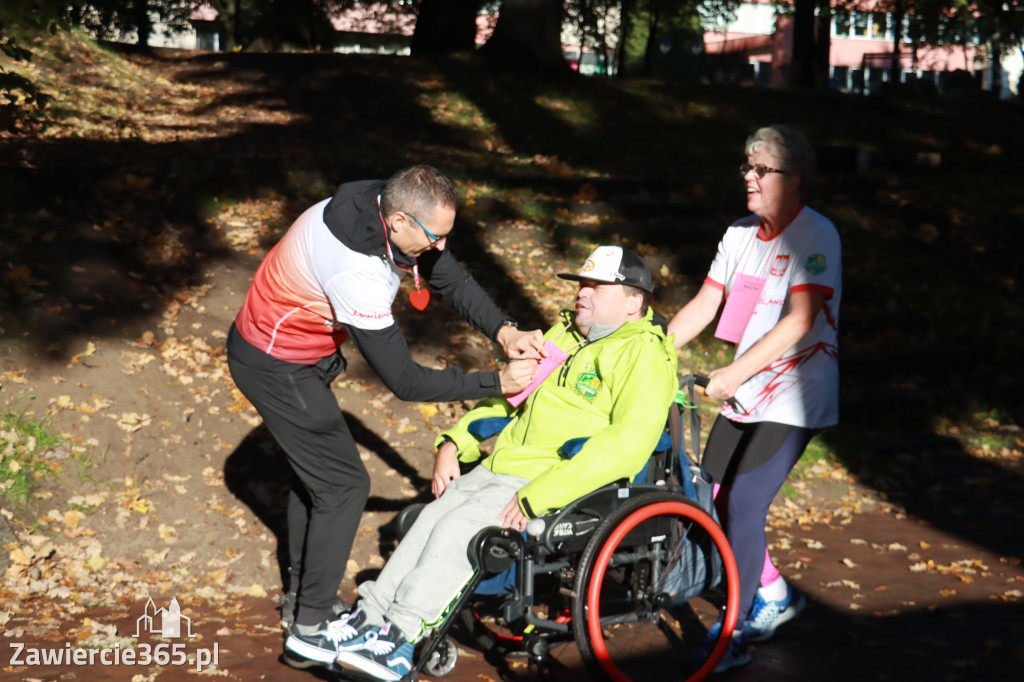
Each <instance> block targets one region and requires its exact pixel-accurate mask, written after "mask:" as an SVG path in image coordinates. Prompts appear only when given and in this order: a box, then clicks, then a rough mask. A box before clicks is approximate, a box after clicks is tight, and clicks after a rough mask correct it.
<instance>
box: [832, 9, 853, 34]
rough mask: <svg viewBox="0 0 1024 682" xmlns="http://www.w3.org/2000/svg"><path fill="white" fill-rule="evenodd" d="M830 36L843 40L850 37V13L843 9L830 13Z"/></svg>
mask: <svg viewBox="0 0 1024 682" xmlns="http://www.w3.org/2000/svg"><path fill="white" fill-rule="evenodd" d="M832 26H833V31H832V34H833V35H834V36H836V37H837V38H845V37H846V36H848V35H850V12H849V10H845V9H837V10H834V11H833V12H832Z"/></svg>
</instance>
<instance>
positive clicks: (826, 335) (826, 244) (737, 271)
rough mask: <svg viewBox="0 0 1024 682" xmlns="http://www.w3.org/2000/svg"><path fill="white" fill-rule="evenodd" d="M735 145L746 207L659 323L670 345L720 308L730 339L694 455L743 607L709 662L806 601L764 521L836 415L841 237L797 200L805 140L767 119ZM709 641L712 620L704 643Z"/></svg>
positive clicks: (746, 657)
mask: <svg viewBox="0 0 1024 682" xmlns="http://www.w3.org/2000/svg"><path fill="white" fill-rule="evenodd" d="M745 151H746V157H747V158H746V162H745V163H742V164H741V165H740V173H741V175H742V177H743V182H744V189H745V192H746V197H747V208H748V209H749V210H750V211H751V214H750V215H748V216H746V217H744V218H741V219H740V220H738V221H736V222H735V223H733V224H732V225H731V226H729V228H728V229H727V230H726V232H725V235H724V236H723V237H722V240H721V242H720V243H719V245H718V253H717V255H716V256H715V259H714V261H713V262H712V264H711V268H710V271H709V272H708V275H707V278H706V279H705V280H704V283H703V285H702V286H701V288H700V289H699V290H698V292H697V294H696V296H694V298H693V299H692V300H691V301H690V302H689V303H687V304H686V305H685V306H683V308H682V309H680V310H679V312H678V313H676V315H675V317H674V318H673V319H672V321H671V322H670V323H669V326H668V330H669V333H671V334H674V335H675V341H674V342H675V345H676V347H681V346H683V345H685V344H687V343H689V342H690V341H691V340H693V338H694V337H696V336H697V335H698V334H699V333H700V332H701V331H702V330H703V329H704V328H705V327H706V326H707V325H708V324H710V323H711V322H712V320H714V318H715V316H716V315H718V312H719V308H720V307H721V308H722V312H721V316H720V318H719V324H718V326H717V328H716V330H715V336H716V337H718V338H721V339H723V340H725V341H729V342H732V343H735V344H736V353H735V359H734V361H733V362H732V363H731V364H729V365H727V366H726V367H723V368H721V369H718V370H715V371H713V372H711V375H710V377H711V380H710V383H709V384H708V387H707V389H706V394H707V395H708V396H709V397H711V398H714V399H717V400H722V401H725V402H724V403H723V406H722V410H721V414H720V415H719V417H718V419H717V420H716V421H715V424H714V426H713V427H712V429H711V433H710V435H709V437H708V442H707V446H706V448H705V452H704V458H703V462H702V463H703V466H704V468H705V469H706V470H707V472H708V474H709V475H710V476H711V477H712V478H713V479H714V482H715V484H716V498H715V504H716V506H717V507H718V509H719V514H720V516H721V518H722V520H723V526H724V529H725V532H726V536H727V537H728V539H729V544H730V545H731V547H732V549H733V552H734V554H735V557H736V563H737V567H738V569H739V580H740V590H739V598H740V601H739V603H740V604H741V605H743V608H742V609H741V611H740V613H739V620H738V622H737V625H736V629H735V631H734V634H733V638H732V641H731V642H730V646H729V648H728V650H727V651H726V653H725V656H724V657H723V658H722V659H721V661H720V662H719V664H718V667H717V668H716V669H715V671H716V672H721V671H723V670H727V669H729V668H733V667H737V666H741V665H745V664H746V663H748V662H749V661H750V654H749V651H748V642H757V641H763V640H765V639H768V638H769V637H771V636H772V635H773V634H774V633H775V629H776V628H777V627H778V626H779V625H781V624H783V623H785V622H787V621H788V620H790V619H792V618H793V617H794V616H796V615H797V614H798V613H799V612H800V611H801V610H802V609H803V608H804V606H805V604H806V600H805V599H804V597H803V596H802V595H801V594H800V593H799V592H797V591H796V590H795V589H794V588H793V587H792V586H790V585H788V584H787V583H786V581H785V580H783V579H782V577H781V576H780V575H779V572H778V570H777V569H776V568H775V566H774V564H773V563H772V561H771V558H770V557H769V555H768V550H767V538H766V536H765V530H764V527H765V521H766V518H767V514H768V509H769V507H770V505H771V503H772V500H773V499H774V497H775V495H776V494H777V493H778V492H779V490H780V488H781V487H782V484H783V483H784V482H785V480H786V477H787V476H788V475H789V472H790V470H791V469H792V468H793V466H794V465H795V464H796V462H797V460H799V459H800V456H801V455H802V454H803V452H804V449H805V448H806V446H807V443H808V442H809V441H810V440H811V438H812V437H813V436H814V435H815V433H817V432H818V431H819V430H820V429H822V428H824V427H827V426H831V425H833V424H835V423H836V422H837V421H838V418H839V409H838V403H839V396H838V393H839V368H838V362H837V360H838V346H837V329H838V320H839V302H840V296H841V292H842V280H841V264H840V260H841V246H840V241H839V235H838V233H837V231H836V228H835V226H834V225H833V224H832V223H831V222H830V221H829V220H828V219H827V218H825V217H824V216H822V215H821V214H820V213H817V212H816V211H814V210H813V209H811V208H809V207H807V206H806V205H805V204H804V201H803V198H802V194H803V191H804V190H805V189H806V188H807V186H808V185H809V184H810V182H811V181H812V179H813V176H814V171H815V155H814V150H813V148H812V147H811V144H810V142H809V141H808V140H807V138H806V137H805V136H804V135H803V134H802V133H800V132H799V131H797V130H794V129H792V128H789V127H786V126H782V125H773V126H769V127H765V128H760V129H759V130H757V131H756V132H755V133H754V134H753V135H751V136H750V137H749V138H747V141H746V146H745ZM723 301H724V307H722V303H723ZM717 639H718V631H717V630H716V629H715V628H712V631H711V632H709V635H708V644H709V646H710V645H712V644H713V643H714V642H715V641H717Z"/></svg>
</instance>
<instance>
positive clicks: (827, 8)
mask: <svg viewBox="0 0 1024 682" xmlns="http://www.w3.org/2000/svg"><path fill="white" fill-rule="evenodd" d="M817 23H818V26H817V29H818V30H817V32H816V34H815V38H816V43H815V45H814V85H815V87H817V88H818V89H820V90H826V89H828V81H829V65H830V64H831V61H830V59H829V52H831V50H832V6H831V5H830V4H829V0H819V2H818V17H817Z"/></svg>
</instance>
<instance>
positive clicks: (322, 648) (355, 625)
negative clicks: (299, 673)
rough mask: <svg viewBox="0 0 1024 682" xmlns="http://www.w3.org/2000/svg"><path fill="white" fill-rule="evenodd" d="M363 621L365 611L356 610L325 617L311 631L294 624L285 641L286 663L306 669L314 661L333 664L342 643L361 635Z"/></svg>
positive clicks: (314, 662)
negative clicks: (333, 617)
mask: <svg viewBox="0 0 1024 682" xmlns="http://www.w3.org/2000/svg"><path fill="white" fill-rule="evenodd" d="M365 620H366V614H364V613H363V612H362V611H361V610H359V609H357V610H355V611H353V612H351V613H346V614H344V615H342V616H341V617H340V618H337V619H334V620H325V621H324V622H322V623H320V625H319V626H317V628H316V629H315V630H312V631H311V632H304V631H305V630H307V628H305V627H303V626H301V625H299V624H297V623H296V624H293V625H292V626H291V627H290V628H289V630H288V633H289V634H288V639H286V640H285V642H284V649H285V656H286V659H288V663H289V665H292V666H293V667H296V668H306V667H309V666H310V665H314V664H316V663H319V664H321V665H330V664H332V663H334V659H336V658H337V657H338V652H339V651H340V648H341V646H342V645H343V644H345V642H348V641H350V640H352V639H354V638H356V637H357V636H358V635H359V634H360V628H361V627H362V625H363V622H364V621H365ZM310 629H311V628H310ZM296 656H297V657H298V658H296ZM296 664H297V665H296Z"/></svg>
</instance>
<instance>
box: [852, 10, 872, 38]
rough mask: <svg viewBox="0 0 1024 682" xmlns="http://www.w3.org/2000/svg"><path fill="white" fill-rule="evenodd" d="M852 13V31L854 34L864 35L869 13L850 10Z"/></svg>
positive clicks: (866, 30) (866, 29)
mask: <svg viewBox="0 0 1024 682" xmlns="http://www.w3.org/2000/svg"><path fill="white" fill-rule="evenodd" d="M851 14H852V15H853V17H852V22H853V33H852V35H855V36H866V35H867V34H868V19H870V18H871V15H870V14H868V13H867V12H851Z"/></svg>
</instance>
